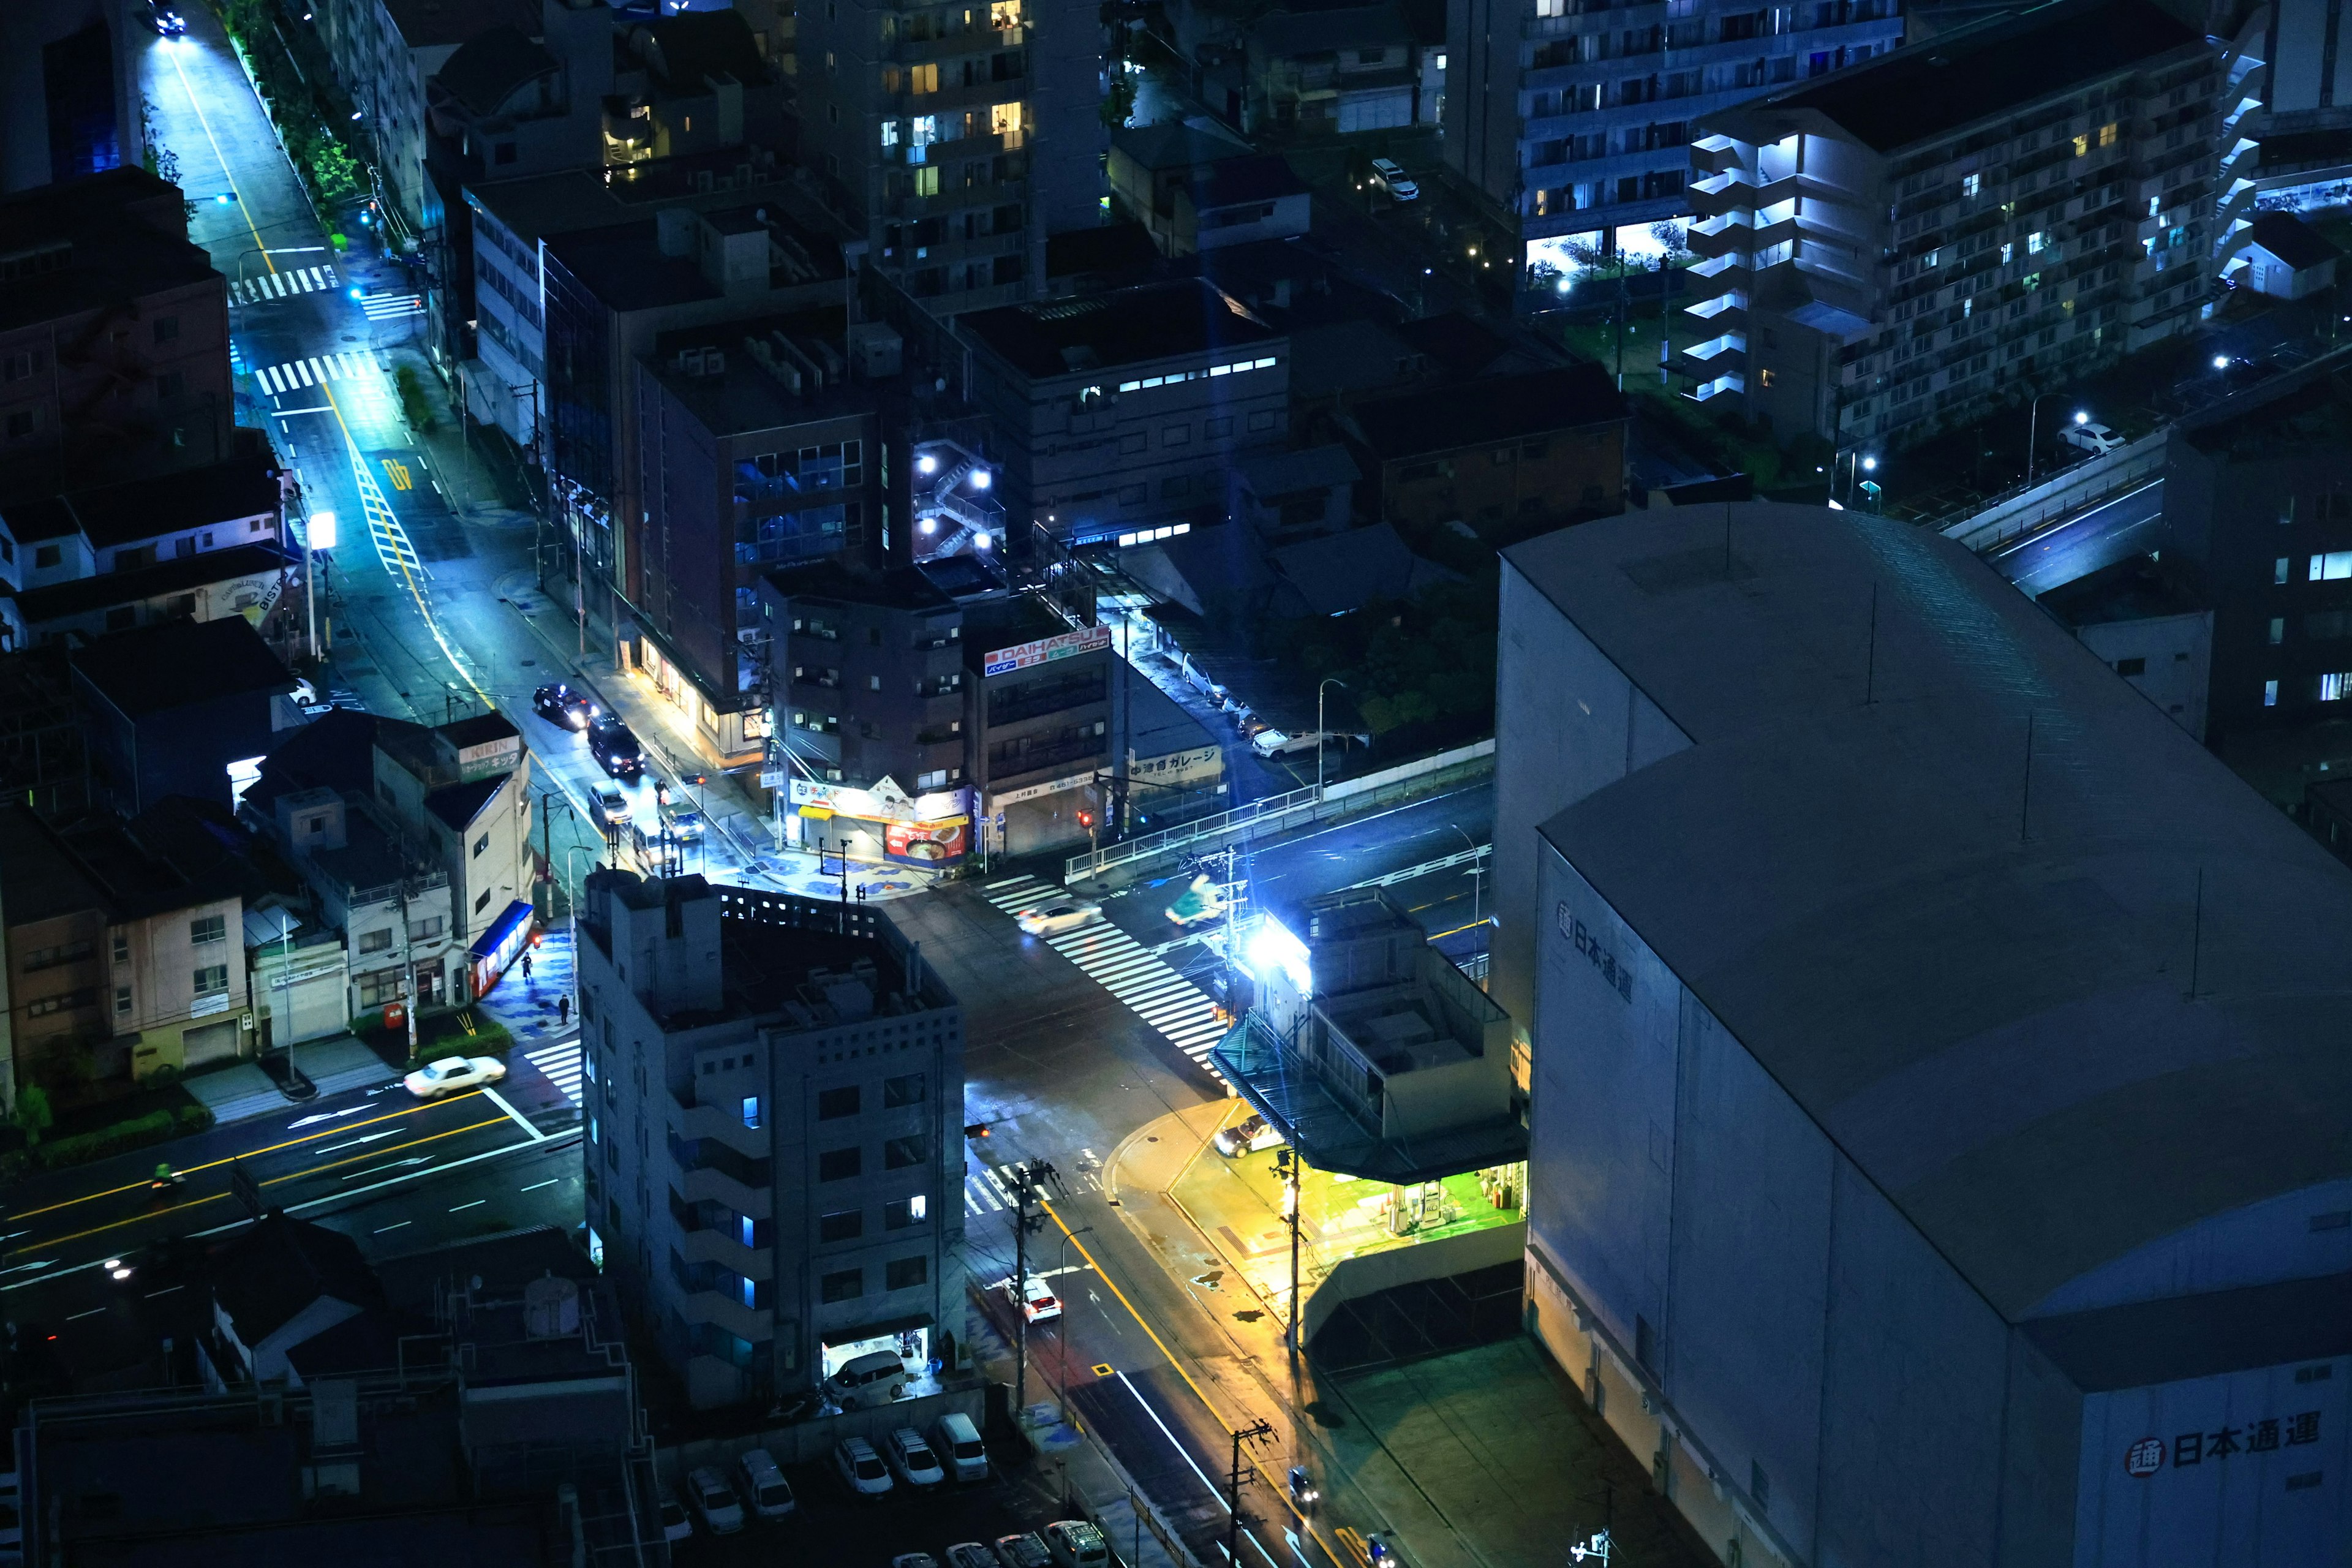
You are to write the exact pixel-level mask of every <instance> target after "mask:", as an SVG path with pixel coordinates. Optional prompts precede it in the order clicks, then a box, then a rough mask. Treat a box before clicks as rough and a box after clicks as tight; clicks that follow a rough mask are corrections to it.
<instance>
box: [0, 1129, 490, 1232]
mask: <svg viewBox="0 0 2352 1568" xmlns="http://www.w3.org/2000/svg"><path fill="white" fill-rule="evenodd" d="M481 1092H482V1091H481V1090H480V1089H467V1091H466V1092H465V1093H463V1094H456V1095H451V1096H450V1097H449V1098H448V1099H446V1100H435V1101H432V1102H431V1103H429V1104H417V1105H411V1106H406V1107H404V1108H403V1109H401V1110H388V1111H386V1112H384V1113H383V1115H381V1116H371V1117H368V1118H366V1119H365V1120H364V1121H342V1122H338V1123H337V1124H336V1125H334V1126H332V1127H321V1128H320V1129H319V1131H316V1132H305V1133H304V1134H302V1136H301V1137H299V1138H289V1139H288V1140H286V1142H283V1143H272V1144H270V1145H268V1147H267V1148H261V1149H247V1151H245V1152H243V1153H241V1154H230V1155H226V1156H225V1157H223V1158H221V1159H218V1160H207V1161H205V1163H203V1164H201V1165H191V1166H189V1167H188V1168H187V1169H186V1170H184V1171H182V1172H181V1173H180V1174H181V1175H183V1176H193V1175H194V1174H196V1173H198V1172H200V1171H212V1170H217V1169H219V1168H220V1167H221V1166H223V1165H227V1164H232V1163H236V1161H238V1160H250V1159H252V1158H254V1157H255V1156H256V1155H257V1154H275V1153H276V1152H278V1150H280V1149H291V1148H293V1147H294V1146H295V1145H297V1144H299V1143H314V1142H318V1141H319V1140H320V1139H321V1138H332V1137H334V1136H335V1135H336V1134H337V1133H339V1132H349V1131H352V1129H353V1128H355V1127H372V1126H373V1125H374V1124H375V1123H377V1122H379V1121H397V1120H398V1119H400V1118H401V1117H404V1116H411V1115H414V1114H415V1113H416V1112H418V1111H420V1110H440V1109H441V1108H442V1107H443V1106H445V1105H455V1104H457V1102H458V1101H459V1100H470V1099H472V1098H473V1097H474V1096H476V1095H478V1094H479V1093H481ZM145 1185H147V1184H146V1183H145V1182H143V1181H142V1182H127V1183H125V1184H123V1185H121V1186H119V1187H108V1188H107V1189H106V1190H105V1191H103V1192H96V1193H84V1194H82V1195H81V1196H79V1197H78V1198H68V1199H66V1200H65V1201H64V1202H63V1203H57V1204H50V1205H47V1207H44V1208H37V1209H26V1211H25V1212H24V1213H22V1214H12V1215H8V1216H7V1217H8V1219H9V1220H11V1221H12V1222H13V1221H16V1220H20V1219H31V1218H32V1217H33V1216H35V1215H45V1214H54V1213H56V1212H57V1211H58V1209H69V1208H71V1207H73V1206H74V1205H76V1204H86V1203H89V1202H91V1201H92V1200H94V1199H98V1198H110V1197H112V1196H114V1194H117V1193H129V1192H136V1191H137V1190H138V1189H140V1188H141V1187H143V1186H145ZM12 1250H13V1251H16V1252H29V1251H31V1250H32V1248H30V1247H16V1248H13V1249H12Z"/></svg>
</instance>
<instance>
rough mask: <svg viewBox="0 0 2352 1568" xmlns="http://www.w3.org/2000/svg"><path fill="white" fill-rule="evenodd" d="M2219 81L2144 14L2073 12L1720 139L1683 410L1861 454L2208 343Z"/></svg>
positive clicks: (1778, 96) (1685, 357)
mask: <svg viewBox="0 0 2352 1568" xmlns="http://www.w3.org/2000/svg"><path fill="white" fill-rule="evenodd" d="M2221 85H2222V69H2221V55H2220V53H2219V51H2218V50H2217V49H2215V48H2214V47H2212V46H2211V45H2210V44H2209V43H2208V42H2207V40H2206V39H2205V38H2204V37H2202V36H2201V35H2200V34H2199V33H2197V32H2196V31H2195V30H2194V29H2192V28H2190V27H2189V26H2187V25H2185V24H2183V23H2181V22H2179V21H2178V20H2176V19H2175V18H2174V17H2173V16H2171V15H2169V14H2168V13H2167V12H2165V11H2163V10H2161V9H2159V8H2158V6H2156V5H2152V4H2149V3H2148V0H2058V3H2057V4H2053V5H2042V6H2040V7H2037V8H2035V9H2032V10H2029V11H2022V12H2011V13H2004V14H2002V15H2000V16H1992V17H1990V18H1987V19H1986V20H1984V21H1981V22H1978V23H1974V24H1972V25H1970V26H1965V27H1960V28H1957V29H1955V30H1953V31H1951V32H1948V33H1945V34H1942V35H1939V36H1938V37H1935V38H1933V39H1931V40H1929V41H1928V42H1926V43H1922V44H1916V45H1913V46H1911V47H1907V48H1904V49H1900V50H1897V51H1895V53H1893V54H1891V55H1888V56H1886V57H1885V58H1882V59H1875V60H1873V61H1871V62H1869V63H1868V64H1866V65H1864V66H1860V67H1857V68H1854V69H1852V70H1849V71H1845V72H1843V73H1840V74H1837V75H1834V76H1832V77H1829V78H1827V79H1823V80H1822V81H1819V82H1815V83H1811V84H1809V85H1807V86H1804V87H1801V88H1797V89H1791V90H1790V91H1787V92H1781V93H1775V94H1772V95H1771V96H1769V97H1766V98H1761V99H1758V100H1754V101H1752V102H1749V103H1746V104H1742V105H1740V106H1738V107H1737V108H1734V109H1730V110H1725V111H1724V112H1722V113H1720V114H1717V115H1714V116H1711V117H1709V118H1707V119H1706V120H1704V121H1700V123H1699V125H1698V127H1697V131H1698V140H1697V141H1696V142H1694V143H1693V154H1692V161H1693V167H1694V178H1695V184H1693V185H1692V188H1691V195H1692V198H1693V203H1694V205H1696V208H1697V210H1698V211H1699V213H1700V214H1701V221H1699V222H1698V223H1696V224H1694V225H1693V226H1692V228H1691V231H1690V246H1691V248H1692V249H1693V250H1694V251H1696V253H1697V254H1698V255H1699V256H1700V257H1701V258H1703V260H1702V261H1701V262H1700V263H1699V264H1698V265H1697V266H1695V267H1693V268H1689V272H1690V275H1691V280H1692V282H1693V283H1695V284H1697V285H1699V293H1700V298H1699V299H1698V300H1696V302H1695V303H1693V304H1690V305H1688V306H1686V307H1685V312H1686V314H1687V315H1688V316H1689V317H1690V318H1692V319H1695V320H1696V321H1700V322H1703V323H1706V325H1708V326H1710V327H1712V328H1713V329H1714V331H1713V334H1712V335H1711V336H1709V337H1707V338H1706V339H1705V340H1703V341H1702V342H1698V343H1696V344H1694V345H1692V346H1690V347H1688V348H1686V349H1685V350H1684V351H1682V352H1681V353H1678V354H1677V355H1676V356H1675V369H1676V370H1677V371H1678V372H1679V373H1680V374H1682V375H1683V376H1684V377H1686V378H1687V385H1686V388H1685V390H1686V394H1687V395H1689V396H1692V397H1694V398H1696V399H1699V400H1701V401H1711V400H1713V399H1715V398H1717V397H1723V396H1729V397H1732V398H1734V399H1736V400H1737V403H1738V406H1739V407H1740V408H1741V409H1742V411H1743V412H1745V413H1746V414H1748V416H1751V417H1754V418H1757V419H1759V420H1762V421H1763V422H1764V423H1765V424H1766V425H1767V426H1769V428H1770V430H1771V431H1772V433H1773V434H1774V435H1775V436H1776V437H1780V438H1781V439H1783V440H1786V439H1788V438H1790V437H1795V436H1800V435H1806V434H1811V435H1817V436H1820V437H1824V438H1827V439H1830V440H1832V441H1834V442H1835V443H1836V444H1837V446H1838V447H1839V449H1840V451H1841V452H1845V451H1847V450H1853V451H1866V450H1869V449H1871V448H1873V447H1884V446H1901V445H1905V444H1906V443H1908V442H1911V441H1916V440H1917V439H1919V438H1921V437H1925V436H1927V435H1930V434H1933V433H1934V432H1936V431H1937V430H1939V429H1943V428H1948V427H1950V426H1955V425H1959V424H1965V423H1967V422H1969V421H1970V420H1973V419H1975V418H1977V417H1979V416H1981V415H1983V414H1984V413H1986V412H1987V411H1988V410H1990V409H1991V408H1993V407H1995V406H1997V405H2000V404H2002V403H2014V402H2017V401H2019V400H2020V399H2021V398H2024V397H2029V396H2031V395H2032V393H2033V392H2034V391H2036V390H2038V389H2039V388H2041V387H2042V386H2044V385H2056V384H2060V383H2062V382H2065V381H2071V380H2074V379H2075V378H2077V377H2080V376H2081V375H2083V374H2085V373H2086V372H2088V371H2090V370H2092V369H2094V368H2095V367H2096V366H2097V365H2099V364H2101V363H2106V362H2108V361H2112V360H2114V359H2116V358H2117V357H2118V356H2120V355H2122V354H2124V353H2128V352H2130V351H2132V350H2136V349H2139V348H2144V347H2146V346H2147V345H2148V344H2149V343H2152V342H2157V341H2158V340H2159V339H2162V338H2165V337H2168V336H2170V335H2172V334H2174V333H2178V332H2180V331H2187V330H2188V329H2189V328H2190V327H2191V326H2193V325H2194V324H2195V323H2196V322H2197V321H2198V320H2199V319H2200V310H2201V307H2202V306H2203V304H2204V302H2205V300H2206V299H2207V291H2208V289H2209V287H2210V284H2209V282H2208V279H2209V277H2210V255H2211V245H2210V239H2209V237H2208V229H2209V227H2210V224H2211V221H2212V205H2213V184H2214V177H2215V167H2216V161H2217V158H2216V154H2217V149H2216V146H2215V142H2214V115H2215V113H2216V110H2217V107H2218V105H2217V98H2218V95H2219V94H2220V91H2221Z"/></svg>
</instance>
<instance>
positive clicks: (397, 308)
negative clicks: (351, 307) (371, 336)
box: [360, 293, 425, 321]
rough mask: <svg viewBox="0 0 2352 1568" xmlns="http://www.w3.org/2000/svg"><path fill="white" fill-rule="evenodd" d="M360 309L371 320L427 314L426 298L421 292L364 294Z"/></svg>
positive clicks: (391, 319) (393, 319)
mask: <svg viewBox="0 0 2352 1568" xmlns="http://www.w3.org/2000/svg"><path fill="white" fill-rule="evenodd" d="M360 309H361V310H364V311H366V312H367V319H368V320H369V321H398V320H399V319H400V318H401V317H403V316H421V315H423V314H425V298H424V296H423V295H421V294H397V293H395V294H362V295H361V296H360Z"/></svg>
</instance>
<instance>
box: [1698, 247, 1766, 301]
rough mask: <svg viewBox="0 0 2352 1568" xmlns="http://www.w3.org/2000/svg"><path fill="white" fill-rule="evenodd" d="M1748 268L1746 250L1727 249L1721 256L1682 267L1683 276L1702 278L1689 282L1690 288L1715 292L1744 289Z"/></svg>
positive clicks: (1746, 282)
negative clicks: (1713, 290)
mask: <svg viewBox="0 0 2352 1568" xmlns="http://www.w3.org/2000/svg"><path fill="white" fill-rule="evenodd" d="M1750 270H1751V268H1749V266H1748V253H1747V252H1746V251H1744V250H1729V251H1726V252H1724V253H1723V254H1722V255H1721V256H1717V257H1711V258H1708V259H1707V260H1705V261H1701V262H1697V263H1696V264H1694V265H1692V266H1689V267H1686V268H1683V276H1684V278H1685V279H1701V280H1702V281H1696V282H1692V283H1691V284H1690V287H1691V288H1692V289H1694V290H1696V291H1704V290H1705V289H1715V290H1716V291H1717V293H1721V292H1723V291H1724V290H1726V289H1738V290H1741V291H1745V290H1746V289H1747V287H1748V273H1749V271H1750Z"/></svg>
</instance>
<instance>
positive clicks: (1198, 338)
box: [956, 278, 1281, 381]
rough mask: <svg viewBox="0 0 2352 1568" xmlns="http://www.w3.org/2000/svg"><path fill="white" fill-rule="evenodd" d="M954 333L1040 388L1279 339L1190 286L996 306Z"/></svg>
mask: <svg viewBox="0 0 2352 1568" xmlns="http://www.w3.org/2000/svg"><path fill="white" fill-rule="evenodd" d="M956 326H957V329H958V331H960V332H961V334H962V335H964V336H965V337H967V338H968V339H970V340H971V341H974V342H978V343H980V344H982V346H984V347H985V348H987V349H988V350H989V351H990V352H991V353H994V354H996V355H997V356H998V357H999V358H1001V359H1003V361H1005V363H1008V364H1010V365H1012V366H1013V369H1014V370H1016V371H1018V372H1020V373H1021V374H1023V375H1024V376H1028V377H1030V378H1032V379H1033V380H1039V381H1045V380H1050V379H1053V378H1055V377H1059V376H1065V375H1086V374H1093V373H1095V372H1097V371H1104V370H1109V369H1112V368H1114V367H1116V366H1119V365H1142V364H1150V363H1152V362H1154V361H1157V360H1164V359H1173V358H1176V357H1177V356H1179V355H1182V354H1199V353H1214V352H1220V351H1231V350H1234V349H1241V348H1256V347H1258V346H1259V345H1262V344H1270V343H1272V342H1275V341H1276V339H1278V338H1279V337H1280V336H1281V334H1280V333H1278V332H1276V331H1275V330H1274V329H1273V328H1272V327H1269V326H1267V325H1266V324H1265V322H1264V321H1260V320H1259V319H1258V318H1257V317H1256V316H1255V315H1252V314H1251V313H1250V312H1249V310H1246V309H1245V308H1244V307H1243V305H1242V304H1241V303H1240V302H1239V301H1238V300H1234V298H1233V297H1232V296H1231V295H1228V294H1226V293H1224V292H1223V290H1221V289H1218V288H1216V287H1215V286H1214V285H1213V284H1210V283H1205V282H1202V280H1200V279H1192V278H1185V279H1171V280H1170V281H1168V282H1164V283H1140V284H1138V285H1136V286H1135V287H1133V288H1131V289H1113V290H1112V291H1110V292H1109V293H1107V294H1095V295H1089V296H1087V297H1084V298H1080V299H1074V300H1038V301H1034V302H1033V303H1030V304H1026V305H1001V306H998V307H997V308H995V309H994V310H974V311H972V312H971V313H970V314H968V315H964V316H959V317H958V318H956Z"/></svg>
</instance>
